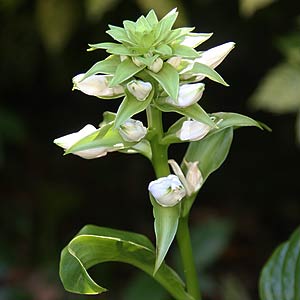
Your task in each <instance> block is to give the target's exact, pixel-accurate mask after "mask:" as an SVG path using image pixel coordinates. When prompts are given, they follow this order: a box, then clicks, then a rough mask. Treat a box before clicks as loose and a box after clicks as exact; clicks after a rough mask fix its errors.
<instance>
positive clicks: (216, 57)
mask: <svg viewBox="0 0 300 300" xmlns="http://www.w3.org/2000/svg"><path fill="white" fill-rule="evenodd" d="M234 46H235V43H233V42H228V43H225V44H222V45H219V46H216V47H213V48H211V49H209V50H207V51H204V52H203V53H201V56H200V57H199V58H196V59H195V60H194V62H198V63H201V64H204V65H207V66H209V67H211V68H212V69H214V68H216V67H217V66H218V65H219V64H220V63H221V62H222V61H223V60H224V59H225V57H226V56H227V55H228V54H229V52H230V51H231V50H232V49H233V48H234Z"/></svg>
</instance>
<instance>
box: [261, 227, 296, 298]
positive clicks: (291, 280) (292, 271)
mask: <svg viewBox="0 0 300 300" xmlns="http://www.w3.org/2000/svg"><path fill="white" fill-rule="evenodd" d="M299 280H300V227H298V228H297V229H296V230H295V231H294V232H293V233H292V235H291V237H290V238H289V240H288V241H286V242H284V243H282V244H281V245H279V246H278V247H277V248H276V250H275V251H274V252H273V254H272V255H271V257H270V258H269V259H268V261H267V263H266V264H265V266H264V267H263V269H262V271H261V274H260V278H259V294H260V299H261V300H278V299H280V300H299V299H300V286H299Z"/></svg>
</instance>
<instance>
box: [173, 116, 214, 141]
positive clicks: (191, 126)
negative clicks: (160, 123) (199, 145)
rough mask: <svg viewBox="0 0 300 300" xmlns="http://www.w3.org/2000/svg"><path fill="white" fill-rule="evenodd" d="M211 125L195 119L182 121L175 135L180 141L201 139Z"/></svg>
mask: <svg viewBox="0 0 300 300" xmlns="http://www.w3.org/2000/svg"><path fill="white" fill-rule="evenodd" d="M210 129H211V127H210V126H208V125H206V124H204V123H202V122H198V121H195V120H189V121H184V122H183V124H182V127H181V129H180V130H178V131H177V133H176V136H177V137H178V138H179V139H181V140H182V141H199V140H201V139H203V138H204V137H205V136H206V135H207V134H208V132H209V131H210Z"/></svg>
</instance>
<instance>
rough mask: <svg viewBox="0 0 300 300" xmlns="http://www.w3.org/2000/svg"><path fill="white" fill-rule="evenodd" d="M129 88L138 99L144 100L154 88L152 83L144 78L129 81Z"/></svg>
mask: <svg viewBox="0 0 300 300" xmlns="http://www.w3.org/2000/svg"><path fill="white" fill-rule="evenodd" d="M127 89H128V91H129V92H130V93H131V94H132V95H133V96H134V97H135V98H136V99H137V100H139V101H144V100H146V99H147V97H148V96H149V94H150V92H151V90H152V84H151V83H150V82H144V81H142V80H132V81H130V82H129V83H127Z"/></svg>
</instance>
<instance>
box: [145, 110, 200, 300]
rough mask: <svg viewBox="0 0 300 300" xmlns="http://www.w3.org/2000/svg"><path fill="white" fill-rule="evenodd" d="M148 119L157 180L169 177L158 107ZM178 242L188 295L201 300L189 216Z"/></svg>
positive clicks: (181, 225)
mask: <svg viewBox="0 0 300 300" xmlns="http://www.w3.org/2000/svg"><path fill="white" fill-rule="evenodd" d="M146 111H147V119H148V126H149V130H150V131H151V141H150V143H151V148H152V165H153V168H154V171H155V174H156V176H157V178H159V177H163V176H168V175H169V174H170V168H169V164H168V145H162V144H160V141H161V139H162V138H163V132H164V131H163V123H162V112H161V111H160V110H158V109H157V108H156V107H154V106H152V105H150V106H149V107H148V108H147V110H146ZM177 242H178V245H179V250H180V254H181V259H182V263H183V268H184V274H185V278H186V285H187V291H188V293H189V294H190V295H191V296H193V297H194V298H195V300H201V294H200V289H199V285H198V276H197V271H196V267H195V262H194V258H193V253H192V246H191V239H190V232H189V226H188V214H187V215H186V216H185V217H182V218H180V219H179V225H178V231H177Z"/></svg>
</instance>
